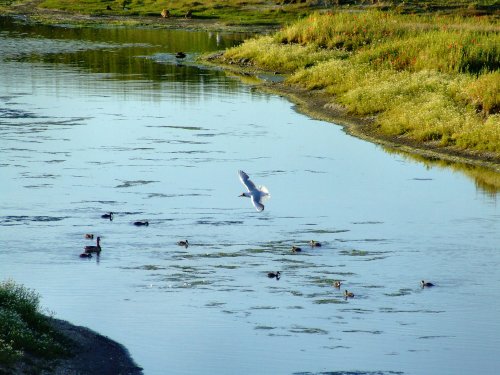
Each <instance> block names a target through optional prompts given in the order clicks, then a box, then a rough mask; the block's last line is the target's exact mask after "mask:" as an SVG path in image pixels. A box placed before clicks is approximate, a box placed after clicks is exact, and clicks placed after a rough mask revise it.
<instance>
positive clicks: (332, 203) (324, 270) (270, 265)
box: [0, 20, 500, 375]
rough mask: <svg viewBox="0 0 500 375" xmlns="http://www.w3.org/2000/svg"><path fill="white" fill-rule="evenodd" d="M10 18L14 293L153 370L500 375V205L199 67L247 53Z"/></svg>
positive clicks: (9, 259) (6, 200)
mask: <svg viewBox="0 0 500 375" xmlns="http://www.w3.org/2000/svg"><path fill="white" fill-rule="evenodd" d="M2 22H3V23H2V27H1V28H0V50H1V51H2V53H3V52H4V51H5V53H4V54H3V55H1V56H0V59H2V60H1V63H0V82H1V84H0V155H1V157H0V174H1V176H2V184H1V185H0V275H1V276H2V278H7V277H12V278H14V279H15V280H16V281H18V282H20V283H23V284H26V285H27V286H28V287H31V288H35V289H36V290H37V291H38V292H39V293H40V294H41V296H42V304H43V305H44V306H46V307H47V308H48V309H50V310H52V311H55V312H56V313H57V316H58V317H59V318H62V319H67V320H70V321H71V322H73V323H76V324H81V325H85V326H88V327H90V328H92V329H94V330H97V331H99V332H101V333H103V334H105V335H107V336H109V337H111V338H113V339H115V340H117V341H119V342H121V343H123V344H124V345H125V346H126V347H127V348H128V349H129V350H130V352H131V354H132V356H133V357H134V359H135V360H136V361H137V362H138V363H139V364H140V365H141V366H142V367H144V369H145V373H146V374H153V375H155V374H165V373H172V374H200V373H210V374H213V373H217V374H234V373H236V372H238V373H246V374H255V373H259V374H271V373H272V374H275V373H283V374H294V373H295V374H321V373H324V374H346V373H347V374H349V373H353V374H354V373H356V374H395V373H404V374H421V373H425V374H455V373H482V374H491V375H493V374H496V372H497V371H496V369H494V368H493V367H492V366H491V364H492V363H496V362H495V361H496V359H497V348H498V347H500V339H499V337H500V324H499V321H498V316H497V315H498V301H500V290H499V288H498V287H497V284H498V279H499V278H500V274H499V272H500V271H499V269H498V263H499V262H500V253H499V252H498V244H499V243H500V237H499V233H500V215H499V211H498V207H497V199H496V196H497V194H498V192H497V190H487V191H488V193H487V194H477V191H478V190H477V189H478V188H479V191H483V189H484V188H483V187H481V186H479V187H478V186H477V185H476V186H475V185H474V183H472V181H471V180H470V179H469V178H467V177H465V176H464V174H463V173H455V172H454V171H453V169H452V168H453V167H444V168H429V167H428V166H427V165H426V164H424V163H422V162H418V163H416V162H414V161H412V160H410V159H408V158H407V157H406V156H403V155H399V154H389V153H386V152H383V150H381V149H380V148H379V147H378V146H374V145H372V144H370V143H366V142H363V141H360V140H358V139H355V138H352V137H349V136H347V135H345V133H344V132H343V131H342V130H341V129H340V128H339V127H336V126H333V125H331V124H328V123H324V122H321V121H313V120H311V119H309V118H307V117H305V116H303V115H300V114H298V113H296V112H295V111H293V108H292V105H291V104H290V103H288V102H286V101H285V100H283V99H282V98H279V97H276V96H272V95H268V94H264V93H260V92H257V91H253V90H251V89H250V88H249V87H248V86H244V85H242V84H241V83H239V81H238V80H236V79H232V78H230V77H227V76H225V75H224V73H223V72H220V71H217V70H214V71H213V70H207V69H204V68H201V67H197V66H195V65H193V64H191V62H190V61H192V60H190V59H192V58H193V56H194V55H195V54H197V53H198V52H200V51H209V50H213V49H216V48H219V47H220V46H227V45H231V44H232V43H237V42H238V40H239V39H238V38H240V37H241V36H234V35H219V45H217V43H216V41H214V36H213V35H212V36H210V35H209V34H207V33H193V32H186V33H182V32H171V31H164V30H127V29H97V30H91V29H64V28H45V27H25V26H22V25H17V24H16V25H12V24H10V23H8V22H7V21H5V20H3V21H2ZM177 50H183V51H186V52H187V54H188V57H187V59H186V60H188V62H185V61H182V62H180V61H177V60H176V59H175V57H174V56H173V52H175V51H177ZM239 169H243V170H245V171H248V173H249V174H250V175H251V176H255V179H256V180H258V181H259V182H261V183H262V184H265V185H266V186H267V187H269V190H270V192H271V194H272V198H271V199H270V200H269V202H268V203H267V204H266V210H265V211H264V212H262V213H257V212H256V211H255V209H254V208H253V207H252V206H251V205H249V202H248V201H245V200H243V199H241V198H238V195H239V194H240V193H241V188H242V186H241V183H240V181H239V178H238V175H237V171H238V170H239ZM497 178H498V176H495V175H494V174H491V176H490V177H489V180H491V181H494V180H495V179H497ZM488 184H490V183H488ZM485 186H487V185H485ZM485 190H486V189H485ZM110 211H112V212H114V219H113V220H112V221H110V220H109V219H103V218H101V215H102V214H103V213H108V212H110ZM138 220H147V221H148V222H149V225H148V226H141V227H136V226H134V222H135V221H138ZM85 233H93V234H94V235H95V236H97V235H99V236H100V237H101V246H102V249H103V250H102V253H101V255H100V257H99V258H97V257H94V258H93V259H90V260H89V259H80V258H79V256H78V255H79V254H80V253H81V252H82V250H83V247H84V246H86V245H89V244H92V243H95V242H94V241H93V240H87V239H85V238H84V234H85ZM184 239H189V244H190V246H189V247H187V248H185V247H182V246H178V245H177V242H178V241H179V240H184ZM312 239H314V240H317V241H320V242H321V243H322V244H323V246H322V247H320V248H316V247H314V248H313V247H311V246H309V244H308V243H309V241H310V240H312ZM292 246H299V247H301V249H302V251H300V252H293V251H292ZM271 271H273V272H276V271H280V272H281V277H280V278H279V280H278V279H276V278H268V272H271ZM422 279H425V280H429V281H432V282H433V283H435V284H436V287H434V288H431V289H427V288H426V289H422V288H421V287H420V280H422ZM335 281H341V282H342V286H341V287H340V288H335V287H334V286H333V284H334V282H335ZM345 289H347V290H349V291H352V292H353V293H354V297H353V298H349V299H345V298H344V290H345ZM471 317H473V318H471ZM464 322H467V323H466V324H464ZM470 358H474V359H475V360H474V361H472V360H470Z"/></svg>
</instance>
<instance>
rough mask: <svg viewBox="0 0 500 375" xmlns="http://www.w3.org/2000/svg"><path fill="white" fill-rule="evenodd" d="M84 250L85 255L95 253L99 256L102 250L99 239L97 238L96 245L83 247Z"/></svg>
mask: <svg viewBox="0 0 500 375" xmlns="http://www.w3.org/2000/svg"><path fill="white" fill-rule="evenodd" d="M84 249H85V253H86V254H90V253H96V254H97V255H99V253H100V252H101V250H102V249H101V237H97V243H96V245H95V246H94V245H89V246H85V247H84Z"/></svg>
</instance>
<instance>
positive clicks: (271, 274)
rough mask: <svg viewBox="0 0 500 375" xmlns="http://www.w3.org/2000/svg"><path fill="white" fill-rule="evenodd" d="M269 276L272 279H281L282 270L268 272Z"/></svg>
mask: <svg viewBox="0 0 500 375" xmlns="http://www.w3.org/2000/svg"><path fill="white" fill-rule="evenodd" d="M267 277H269V278H270V279H274V278H276V280H279V279H280V277H281V272H280V271H278V272H268V274H267Z"/></svg>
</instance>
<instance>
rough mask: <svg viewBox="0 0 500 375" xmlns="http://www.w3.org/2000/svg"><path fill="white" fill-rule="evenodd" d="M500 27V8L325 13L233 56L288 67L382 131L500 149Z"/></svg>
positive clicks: (499, 152)
mask: <svg viewBox="0 0 500 375" xmlns="http://www.w3.org/2000/svg"><path fill="white" fill-rule="evenodd" d="M499 30H500V28H499V23H498V19H497V18H496V17H495V16H481V17H478V16H475V17H461V16H456V15H450V16H447V15H405V14H398V13H395V12H381V11H366V12H329V13H324V14H319V13H316V14H313V15H310V16H308V17H306V18H304V19H302V20H300V21H298V22H296V23H294V24H292V25H290V26H288V27H285V28H283V29H282V30H281V31H279V32H277V33H275V34H274V35H272V36H264V37H260V38H257V39H253V40H249V41H247V42H246V43H244V44H243V45H241V46H239V47H236V48H233V49H230V50H228V51H227V52H226V53H225V54H224V57H223V59H224V61H225V62H226V63H241V62H245V63H246V64H247V65H251V66H253V67H258V68H261V69H265V70H271V71H280V72H287V73H289V77H288V79H287V83H288V84H290V85H298V86H299V87H302V88H306V89H309V90H322V91H323V92H324V93H325V94H326V95H329V96H330V98H331V101H332V103H333V105H337V104H341V105H342V106H344V107H345V108H346V109H347V111H348V112H349V113H350V114H352V115H354V116H360V117H369V118H372V119H373V120H374V127H375V129H376V130H377V131H378V132H380V134H385V135H389V136H395V137H400V138H407V139H410V140H414V141H418V142H424V143H426V142H427V143H432V144H433V145H437V146H453V147H455V148H457V149H467V150H473V151H477V152H487V153H491V154H492V155H493V156H494V157H497V158H498V157H500V114H499V110H500V71H499V67H500V31H499Z"/></svg>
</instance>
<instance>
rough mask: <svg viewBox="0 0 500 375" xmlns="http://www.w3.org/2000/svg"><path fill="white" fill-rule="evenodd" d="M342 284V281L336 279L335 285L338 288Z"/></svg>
mask: <svg viewBox="0 0 500 375" xmlns="http://www.w3.org/2000/svg"><path fill="white" fill-rule="evenodd" d="M341 285H342V282H341V281H340V280H337V281H334V282H333V286H334V287H335V288H337V289H340V286H341Z"/></svg>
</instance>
